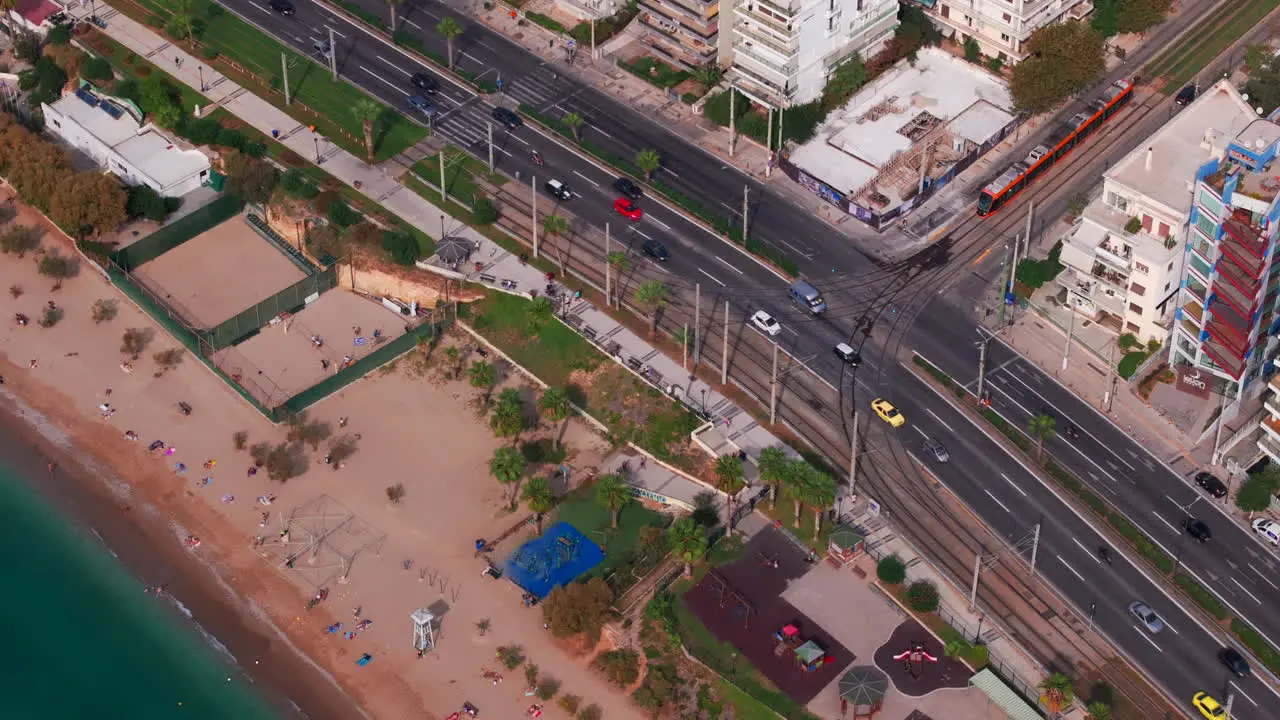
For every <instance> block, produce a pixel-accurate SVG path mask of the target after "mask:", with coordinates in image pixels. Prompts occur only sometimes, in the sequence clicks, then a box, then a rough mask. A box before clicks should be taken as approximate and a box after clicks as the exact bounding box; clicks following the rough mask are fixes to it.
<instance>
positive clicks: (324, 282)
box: [207, 265, 338, 350]
mask: <svg viewBox="0 0 1280 720" xmlns="http://www.w3.org/2000/svg"><path fill="white" fill-rule="evenodd" d="M337 286H338V270H337V266H333V265H331V266H329V267H327V268H325V269H324V270H320V271H319V272H317V273H315V274H314V275H308V276H307V277H304V278H302V279H301V280H299V281H297V282H295V283H294V284H292V285H290V286H289V287H287V288H285V289H283V290H281V291H280V292H277V293H275V294H274V295H272V296H270V297H268V298H267V299H265V300H262V301H261V302H258V303H255V304H254V305H253V306H252V307H250V308H249V309H248V310H244V311H242V312H239V313H236V314H235V315H233V316H231V317H230V318H227V319H226V320H223V321H222V322H220V323H218V324H217V325H216V326H214V327H213V328H212V329H210V330H208V331H207V333H208V341H209V343H210V344H211V345H212V346H213V349H214V350H221V349H222V348H225V347H230V346H232V345H236V344H239V343H241V342H243V341H244V340H245V339H247V338H249V337H252V336H253V335H254V334H255V333H257V332H258V331H260V330H261V329H262V328H263V327H264V326H266V324H267V323H268V322H270V321H271V319H272V318H275V317H277V316H280V315H284V314H286V313H294V312H297V311H299V310H301V309H302V308H303V307H305V306H306V304H307V302H308V298H310V299H311V300H312V301H314V299H315V298H316V297H319V296H320V294H321V293H323V292H325V291H327V290H332V289H333V288H335V287H337ZM313 296H314V297H313Z"/></svg>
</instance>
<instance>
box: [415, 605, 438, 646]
mask: <svg viewBox="0 0 1280 720" xmlns="http://www.w3.org/2000/svg"><path fill="white" fill-rule="evenodd" d="M409 618H410V619H411V620H413V649H414V650H417V651H418V652H419V653H421V654H423V655H426V654H427V653H429V652H431V651H432V650H434V649H435V647H436V625H435V624H436V614H435V613H433V612H431V611H430V610H428V609H426V608H418V609H417V610H414V611H413V612H412V613H410V614H409Z"/></svg>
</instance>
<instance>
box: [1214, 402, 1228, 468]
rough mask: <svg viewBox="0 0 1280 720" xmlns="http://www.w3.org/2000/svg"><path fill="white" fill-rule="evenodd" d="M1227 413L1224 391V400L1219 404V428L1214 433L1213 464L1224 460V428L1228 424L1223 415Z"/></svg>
mask: <svg viewBox="0 0 1280 720" xmlns="http://www.w3.org/2000/svg"><path fill="white" fill-rule="evenodd" d="M1226 413H1227V393H1226V391H1225V390H1224V391H1223V393H1222V402H1221V403H1220V404H1219V405H1218V429H1217V430H1216V431H1214V433H1213V464H1214V465H1217V464H1218V463H1220V462H1222V452H1221V448H1222V428H1223V427H1224V426H1225V425H1226V424H1227V421H1226V419H1225V418H1223V415H1225V414H1226Z"/></svg>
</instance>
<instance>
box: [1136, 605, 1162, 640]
mask: <svg viewBox="0 0 1280 720" xmlns="http://www.w3.org/2000/svg"><path fill="white" fill-rule="evenodd" d="M1129 614H1130V615H1132V616H1134V617H1135V618H1137V619H1138V622H1140V623H1142V625H1143V626H1144V627H1145V628H1146V629H1147V631H1148V632H1151V633H1158V632H1160V631H1161V630H1163V629H1164V621H1163V620H1161V619H1160V616H1159V615H1157V614H1156V611H1155V610H1152V609H1151V606H1150V605H1148V604H1146V603H1144V602H1142V601H1141V600H1136V601H1134V602H1131V603H1129Z"/></svg>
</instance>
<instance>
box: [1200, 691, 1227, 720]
mask: <svg viewBox="0 0 1280 720" xmlns="http://www.w3.org/2000/svg"><path fill="white" fill-rule="evenodd" d="M1191 704H1192V705H1195V706H1196V709H1197V710H1199V711H1200V714H1201V715H1203V716H1205V717H1206V718H1208V719H1209V720H1224V719H1225V718H1226V717H1227V709H1226V708H1224V707H1222V706H1221V705H1219V704H1218V701H1217V700H1214V699H1213V698H1211V697H1209V693H1207V692H1203V691H1202V692H1198V693H1196V695H1195V697H1193V698H1191Z"/></svg>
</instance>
